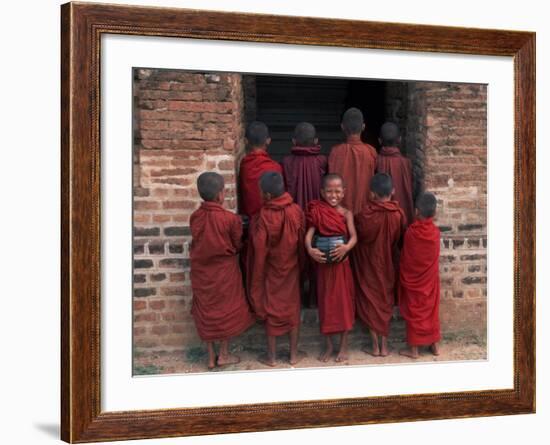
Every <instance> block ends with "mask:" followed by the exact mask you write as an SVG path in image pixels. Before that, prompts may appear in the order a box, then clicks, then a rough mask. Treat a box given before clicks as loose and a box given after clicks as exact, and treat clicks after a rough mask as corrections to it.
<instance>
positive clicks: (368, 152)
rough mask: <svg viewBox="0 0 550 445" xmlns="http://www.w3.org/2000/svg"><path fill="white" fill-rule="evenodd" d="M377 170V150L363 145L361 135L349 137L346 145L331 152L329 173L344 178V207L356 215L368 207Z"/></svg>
mask: <svg viewBox="0 0 550 445" xmlns="http://www.w3.org/2000/svg"><path fill="white" fill-rule="evenodd" d="M375 168H376V149H375V148H374V147H373V146H371V145H369V144H365V143H363V142H362V141H361V136H360V135H353V136H349V137H348V139H347V141H346V142H345V143H343V144H339V145H336V146H334V147H332V150H331V151H330V155H329V157H328V171H329V173H338V174H339V175H340V176H342V178H344V182H345V185H346V193H345V195H344V199H343V200H342V206H343V207H345V208H346V209H348V210H350V211H351V212H353V214H354V215H355V214H357V213H359V211H360V210H361V209H362V208H363V207H364V206H365V205H367V202H368V200H369V195H370V180H371V179H372V177H373V176H374V169H375Z"/></svg>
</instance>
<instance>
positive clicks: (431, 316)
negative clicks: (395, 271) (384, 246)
mask: <svg viewBox="0 0 550 445" xmlns="http://www.w3.org/2000/svg"><path fill="white" fill-rule="evenodd" d="M439 243H440V241H439V229H438V228H437V227H436V226H435V225H434V223H433V221H432V219H431V218H427V219H423V220H416V221H415V222H414V223H412V224H411V225H410V226H409V228H408V230H407V232H406V233H405V239H404V241H403V251H402V252H401V263H400V275H399V310H400V312H401V315H402V316H403V318H404V319H405V320H406V322H407V343H409V344H410V345H412V346H421V345H431V344H432V343H435V342H438V341H439V340H441V332H440V327H439V248H440V244H439Z"/></svg>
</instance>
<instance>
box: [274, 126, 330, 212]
mask: <svg viewBox="0 0 550 445" xmlns="http://www.w3.org/2000/svg"><path fill="white" fill-rule="evenodd" d="M318 142H319V140H318V139H317V134H316V130H315V127H314V126H313V125H312V124H310V123H309V122H301V123H299V124H298V125H296V128H295V129H294V137H293V138H292V144H293V147H292V148H291V149H290V155H288V156H285V157H284V159H283V176H284V178H285V184H286V187H287V190H288V193H289V194H290V196H292V199H294V202H295V203H296V204H298V205H299V206H300V207H301V208H302V210H304V211H305V210H306V208H307V204H308V203H309V202H310V201H313V200H314V199H317V200H318V199H320V197H321V195H320V194H319V191H320V190H321V178H322V177H323V176H324V175H325V174H326V172H327V157H326V156H325V155H322V154H321V146H320V145H319V143H318Z"/></svg>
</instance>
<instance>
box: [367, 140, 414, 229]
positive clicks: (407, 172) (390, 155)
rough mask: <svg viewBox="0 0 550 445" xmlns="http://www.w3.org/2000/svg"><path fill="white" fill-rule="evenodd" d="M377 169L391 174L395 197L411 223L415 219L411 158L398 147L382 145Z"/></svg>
mask: <svg viewBox="0 0 550 445" xmlns="http://www.w3.org/2000/svg"><path fill="white" fill-rule="evenodd" d="M376 171H377V172H378V173H387V174H388V175H390V176H391V178H392V182H393V188H394V189H395V192H394V195H393V199H394V200H395V201H397V202H398V203H399V206H400V207H401V208H402V209H403V211H404V212H405V216H406V217H407V225H409V224H411V223H412V222H413V220H414V205H413V194H412V187H413V178H412V165H411V160H410V159H408V158H406V157H405V156H403V155H402V154H401V151H399V148H397V147H382V150H380V153H378V157H377V158H376Z"/></svg>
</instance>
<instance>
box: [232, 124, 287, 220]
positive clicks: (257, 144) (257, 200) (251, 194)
mask: <svg viewBox="0 0 550 445" xmlns="http://www.w3.org/2000/svg"><path fill="white" fill-rule="evenodd" d="M246 142H247V149H248V153H247V154H246V156H245V157H244V158H243V159H242V160H241V164H240V168H239V210H240V213H241V214H243V215H246V216H248V218H252V217H253V216H254V215H255V214H256V213H258V212H259V211H260V208H261V207H262V196H261V193H260V189H259V187H258V182H259V180H260V177H261V176H262V174H264V173H265V172H267V171H275V172H278V173H282V172H283V171H282V168H281V165H280V164H279V163H278V162H275V161H274V160H273V159H271V158H270V157H269V154H268V153H267V147H268V146H269V144H270V143H271V138H270V137H269V130H268V128H267V125H266V124H264V123H263V122H258V121H255V122H252V123H251V124H250V125H249V126H248V127H247V129H246Z"/></svg>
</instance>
